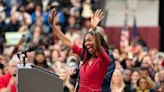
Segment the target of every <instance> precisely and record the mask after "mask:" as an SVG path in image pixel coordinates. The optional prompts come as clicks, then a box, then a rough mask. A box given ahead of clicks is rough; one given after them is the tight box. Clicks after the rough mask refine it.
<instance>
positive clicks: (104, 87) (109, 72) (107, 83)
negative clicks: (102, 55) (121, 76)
mask: <svg viewBox="0 0 164 92" xmlns="http://www.w3.org/2000/svg"><path fill="white" fill-rule="evenodd" d="M108 56H109V57H110V59H111V63H110V65H109V67H108V70H107V73H106V75H105V77H104V80H103V83H102V92H111V90H110V82H111V79H112V75H113V72H114V70H115V59H114V56H113V54H112V53H111V52H109V54H108Z"/></svg>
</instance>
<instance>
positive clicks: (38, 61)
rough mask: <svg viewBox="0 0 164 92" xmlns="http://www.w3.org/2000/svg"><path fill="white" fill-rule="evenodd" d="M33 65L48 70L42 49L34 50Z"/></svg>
mask: <svg viewBox="0 0 164 92" xmlns="http://www.w3.org/2000/svg"><path fill="white" fill-rule="evenodd" d="M34 64H35V65H37V66H39V67H42V68H45V69H49V66H48V65H47V61H46V57H45V54H44V51H43V49H42V48H38V49H37V50H36V52H35V58H34Z"/></svg>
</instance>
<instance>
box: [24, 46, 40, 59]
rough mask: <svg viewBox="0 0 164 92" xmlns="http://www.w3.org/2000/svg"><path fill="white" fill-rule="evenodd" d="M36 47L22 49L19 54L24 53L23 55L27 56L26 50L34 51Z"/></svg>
mask: <svg viewBox="0 0 164 92" xmlns="http://www.w3.org/2000/svg"><path fill="white" fill-rule="evenodd" d="M36 48H37V47H29V48H27V49H25V50H23V51H22V52H21V54H24V55H25V57H27V54H26V53H27V52H32V51H35V49H36Z"/></svg>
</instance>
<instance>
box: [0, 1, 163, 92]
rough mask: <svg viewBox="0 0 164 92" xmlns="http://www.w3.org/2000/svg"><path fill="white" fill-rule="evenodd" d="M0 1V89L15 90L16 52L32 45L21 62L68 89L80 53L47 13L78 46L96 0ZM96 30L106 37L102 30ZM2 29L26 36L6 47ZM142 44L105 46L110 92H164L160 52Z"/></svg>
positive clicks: (2, 91) (74, 78) (72, 85)
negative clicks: (47, 73)
mask: <svg viewBox="0 0 164 92" xmlns="http://www.w3.org/2000/svg"><path fill="white" fill-rule="evenodd" d="M0 1H1V2H0V12H1V13H0V92H16V78H15V76H16V70H17V68H16V65H17V64H19V63H21V62H20V60H19V59H18V57H17V53H18V52H20V51H23V50H24V49H26V48H31V47H36V50H35V51H32V52H28V53H27V56H28V57H27V60H26V63H30V64H35V65H37V66H39V67H42V68H45V69H47V70H49V71H50V72H52V73H55V74H57V75H59V78H61V79H62V80H63V81H64V92H73V91H74V90H75V84H76V81H77V79H78V75H79V69H80V67H79V65H81V63H82V61H81V60H83V58H85V57H83V58H82V59H81V57H79V56H78V55H77V54H74V53H73V52H74V49H73V50H72V49H71V48H68V46H66V45H65V43H63V42H62V41H61V39H60V37H58V36H57V35H56V32H55V31H54V30H53V29H52V28H51V26H50V25H49V14H50V12H51V10H52V9H53V8H56V9H57V12H56V16H54V23H55V25H56V28H57V29H60V30H61V31H62V33H64V34H65V36H66V37H67V38H69V40H70V41H71V42H72V43H76V45H77V46H83V40H85V39H83V38H84V37H85V34H86V33H87V32H88V31H89V30H90V26H91V16H92V15H93V12H94V11H95V10H96V9H97V7H94V4H95V3H96V0H0ZM97 29H98V30H99V31H100V33H101V34H103V36H104V37H105V40H106V41H107V39H106V37H107V35H106V34H105V30H103V28H101V27H97ZM6 32H20V33H21V32H26V35H25V36H22V38H20V40H19V41H18V43H17V44H15V45H11V46H7V45H6V39H5V33H6ZM105 35H106V36H105ZM107 42H108V41H107ZM145 44H146V43H144V42H143V41H141V40H138V41H137V42H133V41H131V43H130V44H129V45H128V47H126V50H125V49H124V48H121V49H120V47H113V46H112V47H110V44H108V46H109V52H111V53H112V54H113V56H114V61H115V70H114V72H113V75H112V78H111V83H110V87H109V88H110V89H111V92H164V68H163V66H162V62H164V53H162V52H159V51H158V50H157V49H155V48H154V49H148V48H147V47H146V45H145ZM145 48H146V49H145ZM77 53H78V52H77ZM90 64H92V62H91V63H90ZM109 66H110V64H109ZM94 76H95V75H94ZM99 76H101V75H99ZM96 92H97V91H96ZM98 92H99V91H98ZM109 92H110V91H109Z"/></svg>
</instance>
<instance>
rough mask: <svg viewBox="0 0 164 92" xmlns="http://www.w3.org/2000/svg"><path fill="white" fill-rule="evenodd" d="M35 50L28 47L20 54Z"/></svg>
mask: <svg viewBox="0 0 164 92" xmlns="http://www.w3.org/2000/svg"><path fill="white" fill-rule="evenodd" d="M35 49H36V47H29V48H27V49H25V50H24V51H22V52H32V51H35Z"/></svg>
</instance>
